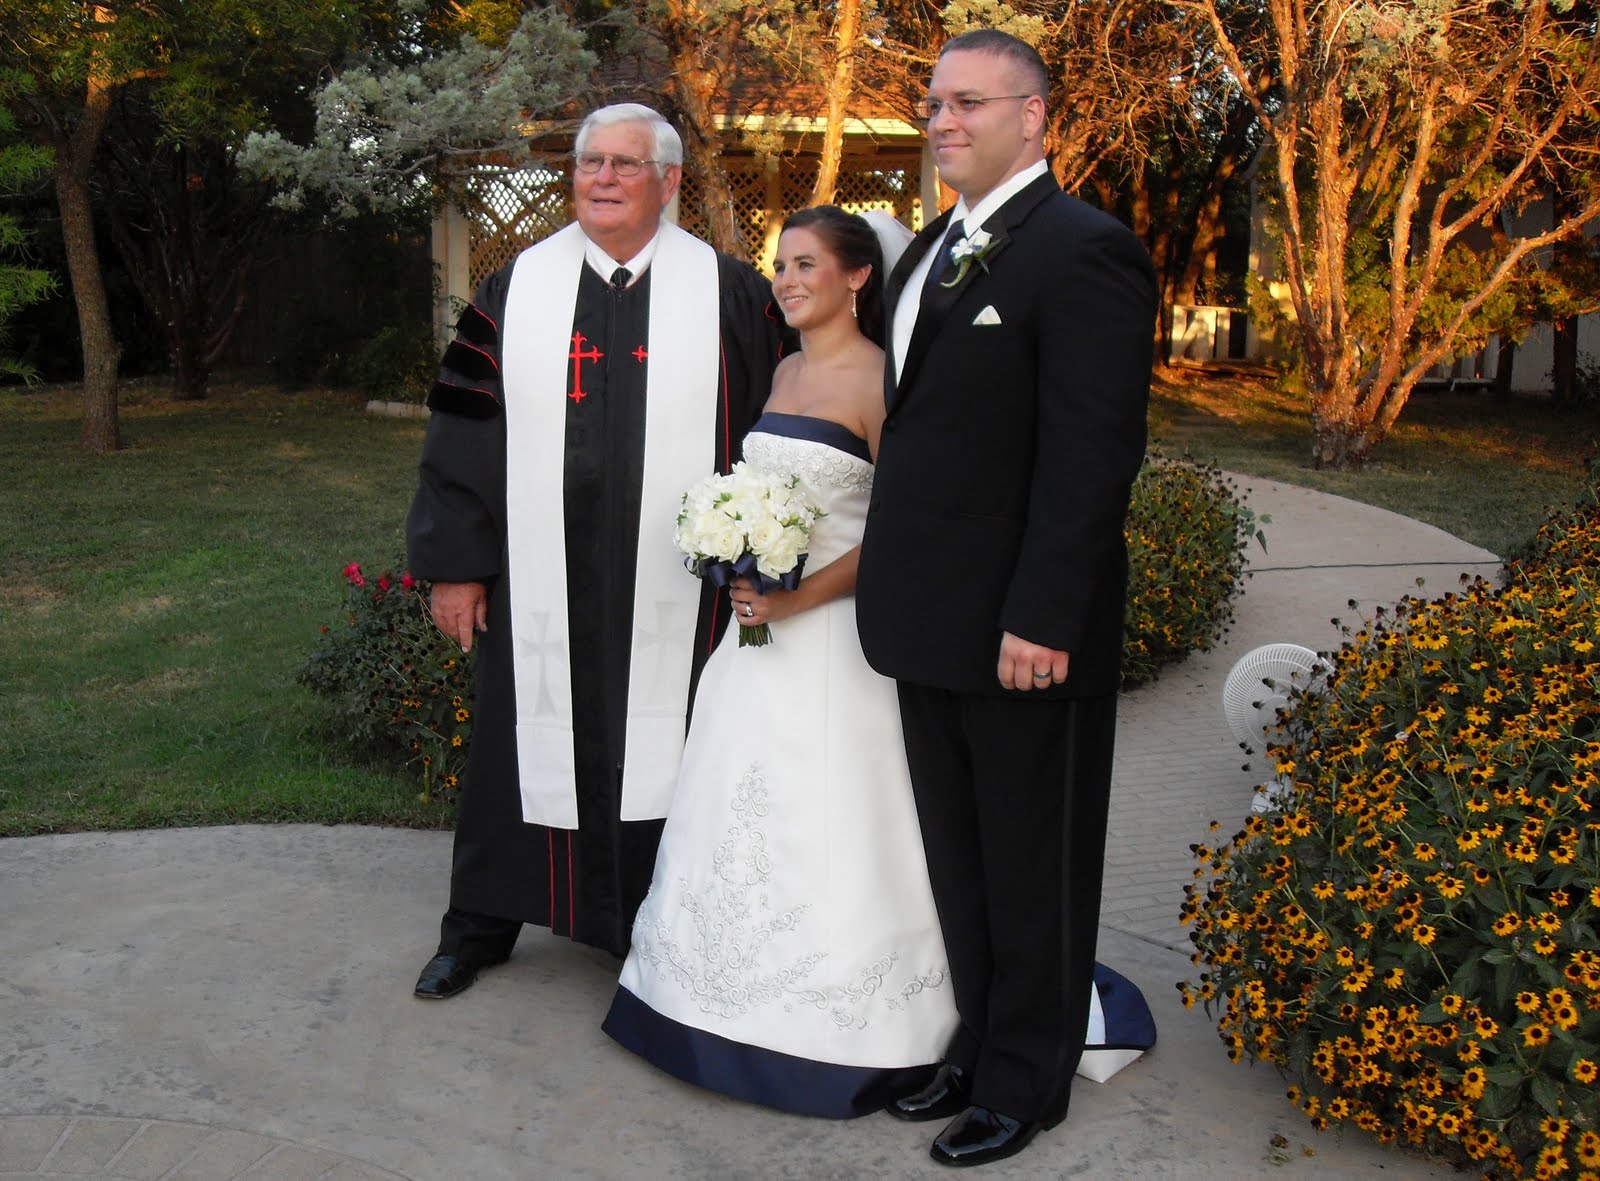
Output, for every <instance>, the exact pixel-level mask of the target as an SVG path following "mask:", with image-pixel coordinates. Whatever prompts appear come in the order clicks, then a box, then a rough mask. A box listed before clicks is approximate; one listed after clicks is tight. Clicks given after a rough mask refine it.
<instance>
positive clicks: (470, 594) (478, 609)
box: [428, 582, 489, 652]
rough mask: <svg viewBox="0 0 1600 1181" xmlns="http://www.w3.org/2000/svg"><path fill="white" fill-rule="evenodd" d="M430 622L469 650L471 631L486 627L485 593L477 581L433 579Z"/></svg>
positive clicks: (487, 627)
mask: <svg viewBox="0 0 1600 1181" xmlns="http://www.w3.org/2000/svg"><path fill="white" fill-rule="evenodd" d="M428 606H429V607H431V608H432V610H433V625H434V626H435V627H436V628H438V629H439V630H440V631H442V632H443V633H444V634H445V635H447V636H449V637H450V638H451V639H452V640H454V641H455V642H456V643H457V644H459V645H460V646H461V650H462V651H463V652H471V651H472V633H473V632H475V631H480V632H486V631H488V630H489V592H488V591H487V590H485V589H484V585H483V583H481V582H436V583H434V584H433V591H432V593H431V595H430V596H429V598H428Z"/></svg>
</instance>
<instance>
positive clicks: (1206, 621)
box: [1122, 455, 1260, 686]
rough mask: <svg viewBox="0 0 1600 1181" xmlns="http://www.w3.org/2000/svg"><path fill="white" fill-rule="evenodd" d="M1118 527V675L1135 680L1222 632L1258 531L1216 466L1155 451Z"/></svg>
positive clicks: (1151, 676) (1201, 646)
mask: <svg viewBox="0 0 1600 1181" xmlns="http://www.w3.org/2000/svg"><path fill="white" fill-rule="evenodd" d="M1123 534H1124V537H1125V539H1126V541H1127V545H1128V606H1127V612H1126V614H1125V616H1124V619H1125V623H1124V625H1123V649H1122V652H1123V672H1122V676H1123V682H1124V684H1126V685H1129V686H1132V685H1139V684H1143V683H1144V682H1146V681H1150V680H1153V679H1154V678H1155V676H1156V674H1157V673H1158V672H1159V671H1160V670H1161V669H1162V668H1163V667H1165V666H1166V665H1168V664H1171V663H1173V662H1174V661H1178V660H1182V659H1183V658H1184V657H1185V656H1187V655H1189V653H1191V652H1205V651H1208V650H1209V649H1210V648H1211V647H1212V645H1213V644H1215V643H1216V642H1217V640H1218V639H1220V638H1221V636H1222V634H1223V632H1224V630H1225V629H1226V628H1227V625H1228V624H1229V623H1230V622H1231V621H1232V619H1233V599H1234V596H1235V595H1237V594H1238V593H1239V591H1240V590H1241V589H1242V588H1243V580H1244V568H1245V548H1246V546H1247V545H1248V544H1249V542H1250V539H1251V537H1252V536H1254V537H1257V538H1259V537H1260V534H1259V532H1258V531H1257V521H1256V517H1255V515H1254V514H1253V513H1251V511H1250V510H1249V509H1247V508H1245V507H1244V505H1243V504H1241V503H1240V501H1239V499H1238V497H1237V496H1236V495H1235V494H1234V489H1233V485H1232V484H1231V483H1230V482H1229V481H1228V480H1227V478H1226V477H1224V476H1223V475H1222V473H1221V472H1220V471H1219V470H1218V469H1217V468H1216V467H1214V466H1209V465H1202V464H1197V463H1193V462H1191V461H1189V460H1181V461H1180V460H1168V459H1164V458H1162V457H1161V456H1159V455H1153V456H1151V457H1150V458H1148V459H1147V460H1146V462H1145V465H1144V467H1143V468H1142V469H1140V472H1139V477H1138V479H1137V480H1135V481H1134V485H1133V498H1132V502H1131V503H1130V504H1129V506H1128V518H1127V523H1126V525H1125V527H1124V530H1123Z"/></svg>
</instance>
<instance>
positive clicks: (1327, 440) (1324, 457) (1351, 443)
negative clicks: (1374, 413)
mask: <svg viewBox="0 0 1600 1181" xmlns="http://www.w3.org/2000/svg"><path fill="white" fill-rule="evenodd" d="M1375 444H1376V440H1374V439H1371V438H1369V436H1368V434H1367V432H1366V431H1365V430H1363V429H1362V428H1361V427H1358V426H1355V425H1353V424H1351V423H1343V422H1331V421H1327V420H1322V419H1318V418H1317V417H1316V416H1315V415H1313V416H1312V420H1311V466H1312V467H1314V468H1315V469H1316V470H1317V471H1319V472H1320V471H1334V472H1358V471H1360V470H1361V469H1362V468H1364V467H1365V466H1366V464H1367V456H1368V455H1370V454H1371V453H1372V448H1373V446H1374V445H1375Z"/></svg>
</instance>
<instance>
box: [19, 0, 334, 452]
mask: <svg viewBox="0 0 1600 1181" xmlns="http://www.w3.org/2000/svg"><path fill="white" fill-rule="evenodd" d="M358 2H359V0H298V2H297V3H294V4H284V5H269V6H265V7H263V6H261V5H258V4H255V3H251V2H249V0H137V2H133V3H127V4H112V3H108V2H93V0H91V2H89V3H84V2H82V0H14V2H13V3H10V4H7V5H5V6H4V7H3V8H0V46H4V50H5V52H6V54H7V57H8V59H9V60H10V61H11V62H13V63H14V65H15V67H16V68H15V72H14V73H12V74H10V75H5V76H0V103H3V104H4V105H5V106H6V108H7V109H8V110H10V111H11V112H12V114H13V115H14V117H15V118H16V119H17V122H18V124H19V125H20V126H21V127H22V128H23V129H24V130H25V131H26V132H28V133H29V134H30V135H31V136H32V137H33V138H34V140H35V141H36V142H37V143H39V144H40V145H43V146H45V147H48V148H49V149H50V150H51V151H52V153H53V159H54V169H53V173H52V180H53V182H54V188H55V195H56V203H57V206H58V209H59V211H60V217H61V233H62V238H63V241H64V245H65V252H66V259H67V272H68V276H69V278H70V281H71V285H72V292H73V300H74V303H75V304H76V308H77V314H78V330H79V337H80V340H81V343H82V353H83V424H82V434H81V437H82V441H83V444H84V446H85V447H87V448H89V449H90V450H95V451H110V450H114V449H115V448H117V447H118V446H120V445H121V432H120V427H119V423H118V414H117V371H118V362H119V359H120V356H121V352H122V346H121V344H120V342H119V341H118V340H117V337H116V333H115V331H114V329H113V326H112V319H111V315H110V310H109V306H108V301H107V298H106V287H105V278H104V275H103V273H102V269H101V260H100V254H99V247H98V242H97V237H96V217H95V205H96V200H95V199H96V191H95V189H96V182H97V176H96V167H97V162H98V160H99V158H100V156H101V153H102V149H103V147H104V141H105V139H106V137H107V135H108V134H112V135H119V134H121V132H122V129H121V128H119V127H115V126H114V120H115V119H116V117H117V114H118V104H119V101H121V100H122V99H123V97H124V96H125V95H127V94H128V93H129V92H130V90H132V89H134V88H137V89H138V91H139V101H140V103H141V104H142V106H141V108H140V109H141V110H142V111H143V112H145V114H146V115H147V116H148V118H149V119H150V120H152V127H153V128H154V130H153V131H152V132H151V134H152V137H153V138H152V142H154V143H156V144H157V145H159V147H160V150H162V151H166V150H168V149H169V148H171V147H172V146H173V145H184V146H185V147H192V146H193V145H194V144H195V143H196V142H198V140H199V139H201V138H203V137H205V136H208V135H210V136H216V135H220V134H221V133H222V131H223V130H224V129H225V128H228V127H236V126H237V125H238V123H239V122H241V121H248V119H249V118H251V117H252V116H253V115H254V114H258V113H259V108H258V107H257V105H256V102H255V100H256V99H258V98H259V95H256V94H253V93H252V91H251V89H250V87H249V86H248V85H247V84H246V81H247V80H248V79H250V78H252V77H255V76H257V72H258V71H260V70H261V69H262V68H263V63H264V62H281V61H282V60H283V59H284V56H285V54H289V55H297V54H302V53H303V54H304V55H305V56H308V57H311V58H312V59H313V60H314V59H315V58H316V55H317V53H318V52H319V51H321V50H323V49H325V48H326V47H328V46H330V45H336V44H338V43H340V42H341V40H342V39H351V38H354V37H357V36H359V35H360V34H361V32H362V22H361V20H360V11H361V10H360V8H359V7H358ZM301 47H306V48H304V49H302V48H301ZM147 212H149V210H147ZM152 228H155V227H151V226H144V227H140V230H141V232H143V231H145V230H149V229H152ZM175 281H176V280H175ZM158 306H159V304H158Z"/></svg>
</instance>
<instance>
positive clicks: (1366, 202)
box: [1172, 0, 1600, 468]
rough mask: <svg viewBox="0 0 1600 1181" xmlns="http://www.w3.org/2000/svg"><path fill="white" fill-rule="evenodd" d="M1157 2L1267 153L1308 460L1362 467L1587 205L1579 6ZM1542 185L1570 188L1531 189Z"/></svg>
mask: <svg viewBox="0 0 1600 1181" xmlns="http://www.w3.org/2000/svg"><path fill="white" fill-rule="evenodd" d="M1172 2H1173V8H1174V9H1175V11H1178V12H1185V13H1194V14H1198V15H1199V16H1201V17H1203V18H1204V20H1205V22H1206V24H1207V26H1208V27H1209V30H1210V41H1211V46H1210V48H1211V49H1212V50H1214V52H1216V53H1217V54H1218V55H1219V56H1220V57H1221V58H1222V60H1223V61H1224V62H1225V63H1226V64H1227V66H1228V70H1229V75H1230V80H1231V82H1232V83H1233V84H1234V85H1236V86H1237V87H1238V88H1239V91H1240V93H1241V94H1242V95H1243V96H1244V98H1245V100H1246V101H1247V102H1249V104H1250V106H1251V107H1252V109H1253V110H1254V112H1255V115H1256V118H1257V120H1258V122H1259V124H1260V126H1261V129H1262V133H1263V135H1264V137H1265V140H1266V143H1267V146H1268V148H1269V150H1270V151H1271V162H1270V167H1269V168H1268V169H1264V170H1263V173H1262V175H1263V177H1264V179H1265V180H1266V182H1267V185H1268V187H1269V189H1270V196H1271V197H1272V198H1273V199H1274V202H1275V206H1276V210H1277V215H1278V216H1277V237H1278V245H1279V249H1280V253H1281V256H1282V264H1283V268H1284V271H1285V273H1286V278H1287V288H1288V298H1289V300H1290V302H1291V303H1292V305H1293V311H1294V324H1293V327H1292V330H1291V331H1292V335H1293V344H1294V346H1295V353H1296V355H1297V360H1296V365H1297V369H1298V373H1299V376H1300V378H1301V379H1302V380H1303V381H1304V384H1305V387H1306V392H1307V394H1308V396H1309V399H1310V404H1311V426H1312V439H1313V442H1312V460H1313V462H1314V463H1315V464H1316V465H1317V466H1318V467H1333V468H1356V467H1359V466H1360V465H1361V464H1362V463H1363V462H1365V460H1366V458H1367V457H1368V455H1369V454H1370V453H1371V451H1372V449H1373V448H1374V447H1375V446H1377V445H1378V443H1379V442H1380V441H1381V440H1382V439H1383V438H1384V436H1385V435H1386V434H1387V433H1388V431H1389V429H1390V427H1391V426H1392V425H1393V424H1394V421H1395V419H1396V418H1397V417H1398V415H1399V413H1400V410H1401V408H1402V407H1403V406H1404V405H1405V402H1406V399H1407V397H1408V396H1409V395H1410V393H1411V391H1412V390H1413V389H1414V388H1415V386H1416V384H1417V382H1418V381H1419V380H1420V379H1421V378H1422V377H1424V376H1425V375H1426V373H1427V372H1428V370H1429V369H1430V368H1432V367H1433V366H1434V365H1437V364H1439V363H1440V362H1443V361H1448V360H1449V359H1450V358H1452V357H1453V356H1455V355H1458V354H1460V353H1462V352H1465V351H1467V350H1468V349H1471V348H1474V347H1476V346H1478V345H1480V344H1481V343H1482V342H1483V341H1485V340H1486V339H1487V337H1488V335H1489V334H1490V333H1492V332H1496V331H1512V332H1513V333H1514V332H1515V331H1517V330H1518V329H1519V327H1520V326H1521V325H1524V324H1526V323H1527V322H1528V321H1529V319H1530V318H1531V317H1532V316H1534V315H1537V314H1538V310H1539V308H1540V306H1541V304H1543V305H1544V306H1548V304H1549V299H1548V296H1549V290H1548V288H1549V280H1550V276H1547V275H1541V272H1540V270H1539V265H1540V261H1541V258H1542V257H1543V255H1545V254H1546V253H1547V252H1548V248H1549V247H1551V246H1552V245H1554V244H1556V243H1559V242H1562V241H1564V240H1568V239H1573V238H1576V237H1577V236H1578V235H1579V234H1580V233H1581V231H1582V228H1583V226H1584V225H1585V223H1587V222H1589V221H1591V220H1593V219H1594V218H1595V217H1596V216H1597V215H1600V173H1597V171H1596V156H1595V151H1594V145H1595V143H1596V142H1597V141H1600V119H1597V109H1600V40H1597V38H1596V33H1595V24H1594V21H1595V14H1594V9H1593V7H1592V5H1583V4H1575V3H1573V0H1504V2H1499V0H1415V2H1413V3H1410V4H1404V5H1402V4H1394V3H1380V2H1374V0H1354V2H1350V0H1344V2H1338V3H1335V2H1332V0H1172ZM1552 179H1553V180H1554V181H1555V182H1556V183H1557V184H1559V185H1560V187H1561V189H1562V191H1563V192H1564V193H1566V194H1569V195H1570V197H1571V200H1570V201H1567V202H1562V203H1556V202H1546V201H1545V196H1546V192H1547V186H1548V185H1549V183H1550V182H1551V181H1552ZM1513 222H1518V223H1520V224H1516V225H1513V224H1512V223H1513ZM1513 231H1515V232H1513ZM1541 289H1543V292H1544V294H1543V295H1541V294H1540V293H1541Z"/></svg>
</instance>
